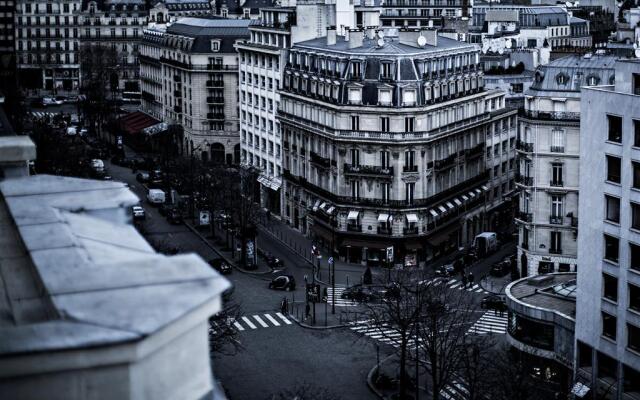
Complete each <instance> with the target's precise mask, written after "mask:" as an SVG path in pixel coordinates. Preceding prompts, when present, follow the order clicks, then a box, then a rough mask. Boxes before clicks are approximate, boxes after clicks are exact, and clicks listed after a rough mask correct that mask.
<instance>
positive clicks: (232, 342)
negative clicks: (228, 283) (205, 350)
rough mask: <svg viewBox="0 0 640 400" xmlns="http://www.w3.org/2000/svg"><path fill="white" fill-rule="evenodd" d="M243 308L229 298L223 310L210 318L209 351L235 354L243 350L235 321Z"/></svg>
mask: <svg viewBox="0 0 640 400" xmlns="http://www.w3.org/2000/svg"><path fill="white" fill-rule="evenodd" d="M241 310H242V308H241V307H240V305H239V304H238V303H236V302H234V301H233V300H232V298H229V299H228V300H227V301H225V304H224V307H223V309H222V311H220V312H219V313H218V314H216V315H214V316H213V317H211V318H210V319H209V351H210V352H211V353H212V354H213V353H219V354H225V355H233V354H236V353H237V352H238V351H240V350H242V349H243V347H242V344H241V343H240V341H239V340H238V330H237V329H236V328H235V327H234V326H233V323H234V322H235V321H236V320H237V319H238V318H240V316H241Z"/></svg>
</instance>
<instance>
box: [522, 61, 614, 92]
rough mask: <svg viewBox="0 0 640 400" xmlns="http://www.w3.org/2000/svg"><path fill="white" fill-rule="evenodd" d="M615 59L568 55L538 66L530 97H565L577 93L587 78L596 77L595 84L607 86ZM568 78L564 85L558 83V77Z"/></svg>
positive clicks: (612, 74) (611, 75)
mask: <svg viewBox="0 0 640 400" xmlns="http://www.w3.org/2000/svg"><path fill="white" fill-rule="evenodd" d="M616 59H617V57H615V56H612V55H595V54H594V55H592V56H591V58H585V57H584V56H582V55H569V56H566V57H562V58H558V59H556V60H553V61H551V62H550V63H549V64H547V65H543V66H540V67H538V68H537V69H536V71H535V73H534V80H533V84H532V85H531V88H530V89H529V93H528V94H530V95H537V94H541V93H538V92H542V91H544V92H545V93H544V95H553V93H550V92H557V93H558V94H561V95H562V94H564V95H566V93H567V92H574V93H576V94H577V93H579V92H580V88H581V87H582V86H585V85H587V81H588V78H590V77H596V78H597V79H598V82H597V84H599V85H608V84H610V82H611V81H610V80H611V79H612V77H613V76H615V72H614V64H615V62H616ZM560 75H564V76H566V77H568V81H567V83H566V84H562V83H560V82H559V79H558V78H559V76H560Z"/></svg>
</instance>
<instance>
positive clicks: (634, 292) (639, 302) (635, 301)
mask: <svg viewBox="0 0 640 400" xmlns="http://www.w3.org/2000/svg"><path fill="white" fill-rule="evenodd" d="M629 308H630V309H632V310H634V311H640V287H638V286H636V285H632V284H629Z"/></svg>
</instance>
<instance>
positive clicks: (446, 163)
mask: <svg viewBox="0 0 640 400" xmlns="http://www.w3.org/2000/svg"><path fill="white" fill-rule="evenodd" d="M455 159H456V154H455V153H454V154H450V155H449V156H447V157H446V158H443V159H440V160H436V161H435V162H434V163H433V166H434V169H435V170H437V171H439V170H442V169H445V168H449V167H451V166H452V164H453V162H454V160H455Z"/></svg>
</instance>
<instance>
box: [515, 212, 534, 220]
mask: <svg viewBox="0 0 640 400" xmlns="http://www.w3.org/2000/svg"><path fill="white" fill-rule="evenodd" d="M516 218H517V219H519V220H520V221H523V222H531V221H533V214H531V213H529V212H524V211H520V212H518V214H517V215H516Z"/></svg>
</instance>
